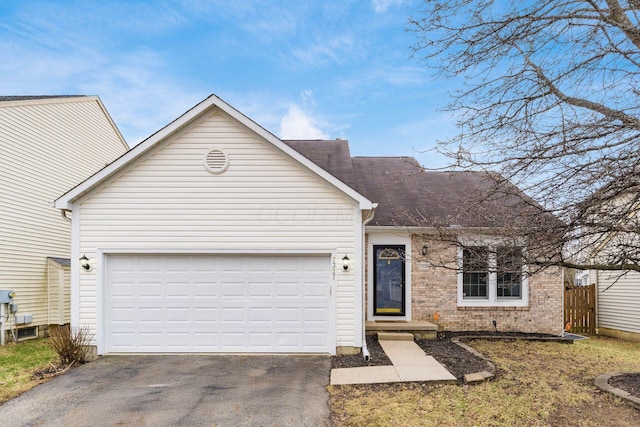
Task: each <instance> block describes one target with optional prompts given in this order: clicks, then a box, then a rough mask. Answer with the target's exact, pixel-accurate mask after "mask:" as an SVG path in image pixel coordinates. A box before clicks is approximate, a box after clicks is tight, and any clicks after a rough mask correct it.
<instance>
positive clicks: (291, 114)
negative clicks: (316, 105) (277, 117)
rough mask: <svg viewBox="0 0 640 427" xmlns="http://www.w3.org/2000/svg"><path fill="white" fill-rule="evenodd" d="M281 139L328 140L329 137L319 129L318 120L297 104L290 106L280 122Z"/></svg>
mask: <svg viewBox="0 0 640 427" xmlns="http://www.w3.org/2000/svg"><path fill="white" fill-rule="evenodd" d="M279 134H280V138H282V139H328V138H329V135H328V134H326V133H325V132H323V131H322V130H321V129H320V128H319V127H318V122H317V120H316V119H314V118H313V117H311V116H310V115H309V114H307V113H306V112H305V111H303V110H302V108H300V106H298V105H296V104H292V105H290V106H289V109H288V110H287V113H286V114H285V115H284V117H283V118H282V120H281V121H280V132H279Z"/></svg>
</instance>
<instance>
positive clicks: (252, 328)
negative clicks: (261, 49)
mask: <svg viewBox="0 0 640 427" xmlns="http://www.w3.org/2000/svg"><path fill="white" fill-rule="evenodd" d="M213 101H215V102H213ZM213 101H212V102H211V103H209V104H208V105H206V106H205V107H203V108H198V107H196V108H195V111H190V112H188V113H187V114H186V115H185V116H183V117H182V118H179V119H178V120H177V121H175V122H173V123H172V124H170V125H169V126H168V127H167V128H165V129H163V130H161V131H159V132H158V133H157V134H154V135H153V136H151V137H150V138H149V139H147V140H145V141H143V142H142V143H141V144H140V146H138V147H135V148H134V149H132V150H131V151H130V152H129V153H127V154H126V155H125V156H123V157H122V158H120V159H119V160H117V161H116V162H114V163H113V164H111V165H109V166H108V167H107V168H105V169H104V170H103V171H101V172H100V173H98V174H96V175H94V176H93V177H91V178H90V179H89V180H87V181H85V182H84V183H82V184H80V185H79V186H77V187H76V188H74V189H72V190H71V191H69V192H68V193H66V194H65V195H63V196H62V197H61V198H60V199H58V201H57V202H56V206H57V207H58V208H60V209H63V210H71V211H72V215H71V216H72V218H73V244H72V246H73V254H72V257H71V259H72V268H71V270H72V275H73V277H72V305H73V312H72V324H73V325H75V326H79V325H87V326H89V328H90V330H91V332H92V333H94V334H95V336H96V338H95V345H96V346H97V350H98V352H99V353H105V352H120V351H124V352H127V351H130V352H139V351H173V350H171V349H177V348H178V347H174V345H179V349H180V350H179V351H223V352H225V351H250V352H254V351H276V352H279V351H293V352H317V351H320V352H325V351H326V352H331V353H335V352H336V351H341V350H340V348H358V347H360V345H361V342H362V337H361V333H362V327H361V325H362V323H361V322H362V316H361V310H362V306H361V303H360V301H361V287H360V284H361V282H362V266H361V265H360V263H361V261H360V260H361V259H362V236H363V228H362V213H361V211H362V210H367V209H371V207H372V204H371V202H370V201H369V200H367V199H366V198H364V197H363V196H362V195H360V194H359V193H357V192H356V191H355V190H354V189H353V188H351V187H348V186H347V185H346V184H345V183H343V182H341V181H339V180H338V179H336V178H335V177H334V176H332V175H331V174H329V173H328V172H327V171H324V170H323V169H321V168H320V167H318V166H317V165H315V164H314V163H312V162H311V161H309V160H308V159H306V158H305V157H303V156H302V155H301V154H299V153H297V152H296V151H295V150H293V149H292V148H290V147H289V146H287V145H286V144H284V143H283V142H282V141H280V140H278V139H277V138H275V137H274V136H273V135H271V134H269V133H268V132H266V131H264V130H263V129H262V128H259V127H257V125H255V123H253V122H251V121H249V120H248V119H247V118H246V117H245V116H242V115H240V114H239V113H238V112H237V111H236V110H233V109H231V108H230V107H229V106H227V105H226V104H224V103H221V104H220V105H218V102H222V101H219V100H218V99H217V98H213ZM345 255H348V257H349V258H350V259H351V260H352V265H353V268H351V269H347V270H344V269H343V268H342V261H341V260H342V258H343V257H344V256H345ZM83 256H86V257H87V258H88V259H89V267H88V268H87V269H86V270H85V269H84V268H81V266H80V265H79V262H78V259H79V258H80V257H83ZM179 272H183V273H179ZM173 275H175V279H174V278H173V277H174V276H173ZM176 281H177V282H179V283H176ZM150 282H153V283H150ZM202 292H204V293H205V294H201V293H202ZM149 293H151V294H153V295H151V296H150V294H149ZM205 300H206V301H205ZM209 300H210V301H209ZM176 301H178V302H177V303H176ZM203 301H205V302H206V304H205V305H206V307H204V306H200V305H201V304H203ZM209 303H210V304H209ZM214 303H215V304H214ZM172 304H174V305H175V304H178V305H179V306H172ZM199 304H200V305H199ZM151 306H152V307H151ZM198 310H200V311H198ZM192 312H193V313H192ZM205 312H206V313H205ZM149 313H153V314H149ZM203 313H204V314H203ZM147 315H148V316H153V319H154V320H153V321H154V322H156V324H157V325H158V326H157V327H156V326H153V325H151V326H149V323H148V322H147V320H148V319H147V320H145V319H146V318H145V316H147ZM200 315H202V316H205V317H206V318H197V316H200ZM172 316H174V317H173V318H172ZM170 318H172V319H173V320H171V319H170ZM203 319H204V320H203ZM171 322H173V326H171V324H170V323H171ZM265 325H267V326H265ZM268 325H271V326H273V327H269V326H268ZM174 326H175V328H177V329H176V330H173V329H171V328H172V327H174ZM148 328H151V329H152V331H151V332H149V330H148ZM154 328H155V329H154ZM145 331H146V332H145ZM170 331H173V332H170ZM147 332H149V333H147ZM172 334H173V335H172ZM170 335H171V336H174V338H175V337H177V336H178V335H180V337H181V338H179V339H178V338H175V339H176V341H175V342H174V341H172V338H170V337H169V336H170ZM153 337H155V338H153ZM158 337H160V338H158ZM206 337H209V338H206ZM145 340H148V341H145ZM178 341H180V344H177V343H178ZM148 342H151V344H149V345H148V346H147V344H148ZM145 343H147V344H145ZM175 351H178V350H175Z"/></svg>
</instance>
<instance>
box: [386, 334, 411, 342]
mask: <svg viewBox="0 0 640 427" xmlns="http://www.w3.org/2000/svg"><path fill="white" fill-rule="evenodd" d="M383 340H384V341H413V334H411V333H407V332H378V341H383Z"/></svg>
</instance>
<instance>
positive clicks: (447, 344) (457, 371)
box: [331, 332, 558, 384]
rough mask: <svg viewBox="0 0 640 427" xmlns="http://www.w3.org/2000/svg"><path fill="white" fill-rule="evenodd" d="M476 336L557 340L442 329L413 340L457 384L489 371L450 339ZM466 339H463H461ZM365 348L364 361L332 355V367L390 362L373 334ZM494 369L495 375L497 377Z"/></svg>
mask: <svg viewBox="0 0 640 427" xmlns="http://www.w3.org/2000/svg"><path fill="white" fill-rule="evenodd" d="M465 336H478V337H482V339H485V338H489V339H491V338H495V339H505V337H507V338H506V339H535V340H547V339H548V340H558V337H557V336H553V335H545V334H525V333H514V332H443V333H439V334H438V339H435V340H416V344H418V346H420V348H422V349H423V350H424V351H425V353H426V354H428V355H430V356H433V358H434V359H436V360H437V361H438V362H439V363H440V364H442V365H443V366H444V367H445V368H447V370H448V371H449V372H451V374H453V375H454V376H455V377H456V379H457V380H458V384H463V383H464V376H465V375H466V374H472V373H475V372H480V371H488V370H489V369H490V365H489V363H488V362H487V361H486V360H484V359H482V358H480V357H478V356H476V355H475V354H473V353H470V352H469V351H467V350H466V349H464V348H463V347H460V346H459V345H457V344H455V343H453V342H452V341H451V339H452V338H454V337H465ZM463 340H465V339H463ZM367 347H368V349H369V354H370V355H371V360H370V361H368V362H367V361H365V360H364V357H363V356H362V354H356V355H349V356H334V357H332V358H331V367H332V368H355V367H361V366H388V365H391V361H390V360H389V358H388V357H387V355H386V354H385V353H384V351H383V350H382V347H381V346H380V344H379V343H378V338H377V336H376V335H367ZM497 374H498V373H497V372H496V373H494V375H496V376H497Z"/></svg>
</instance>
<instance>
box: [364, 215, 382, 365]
mask: <svg viewBox="0 0 640 427" xmlns="http://www.w3.org/2000/svg"><path fill="white" fill-rule="evenodd" d="M377 207H378V204H377V203H374V204H373V205H372V207H371V210H370V211H369V213H368V214H367V218H366V219H365V220H364V221H363V222H362V244H363V246H364V248H363V251H362V260H361V263H360V265H362V356H363V357H364V360H366V361H367V362H368V361H369V360H371V355H370V354H369V349H368V348H367V330H366V329H367V328H366V324H367V297H366V289H365V285H366V282H367V274H366V272H365V270H366V266H367V264H366V256H367V250H368V245H366V244H365V242H366V241H367V240H366V232H365V227H366V225H367V224H368V223H369V222H371V220H372V219H373V217H374V216H375V215H376V211H375V209H376V208H377Z"/></svg>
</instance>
